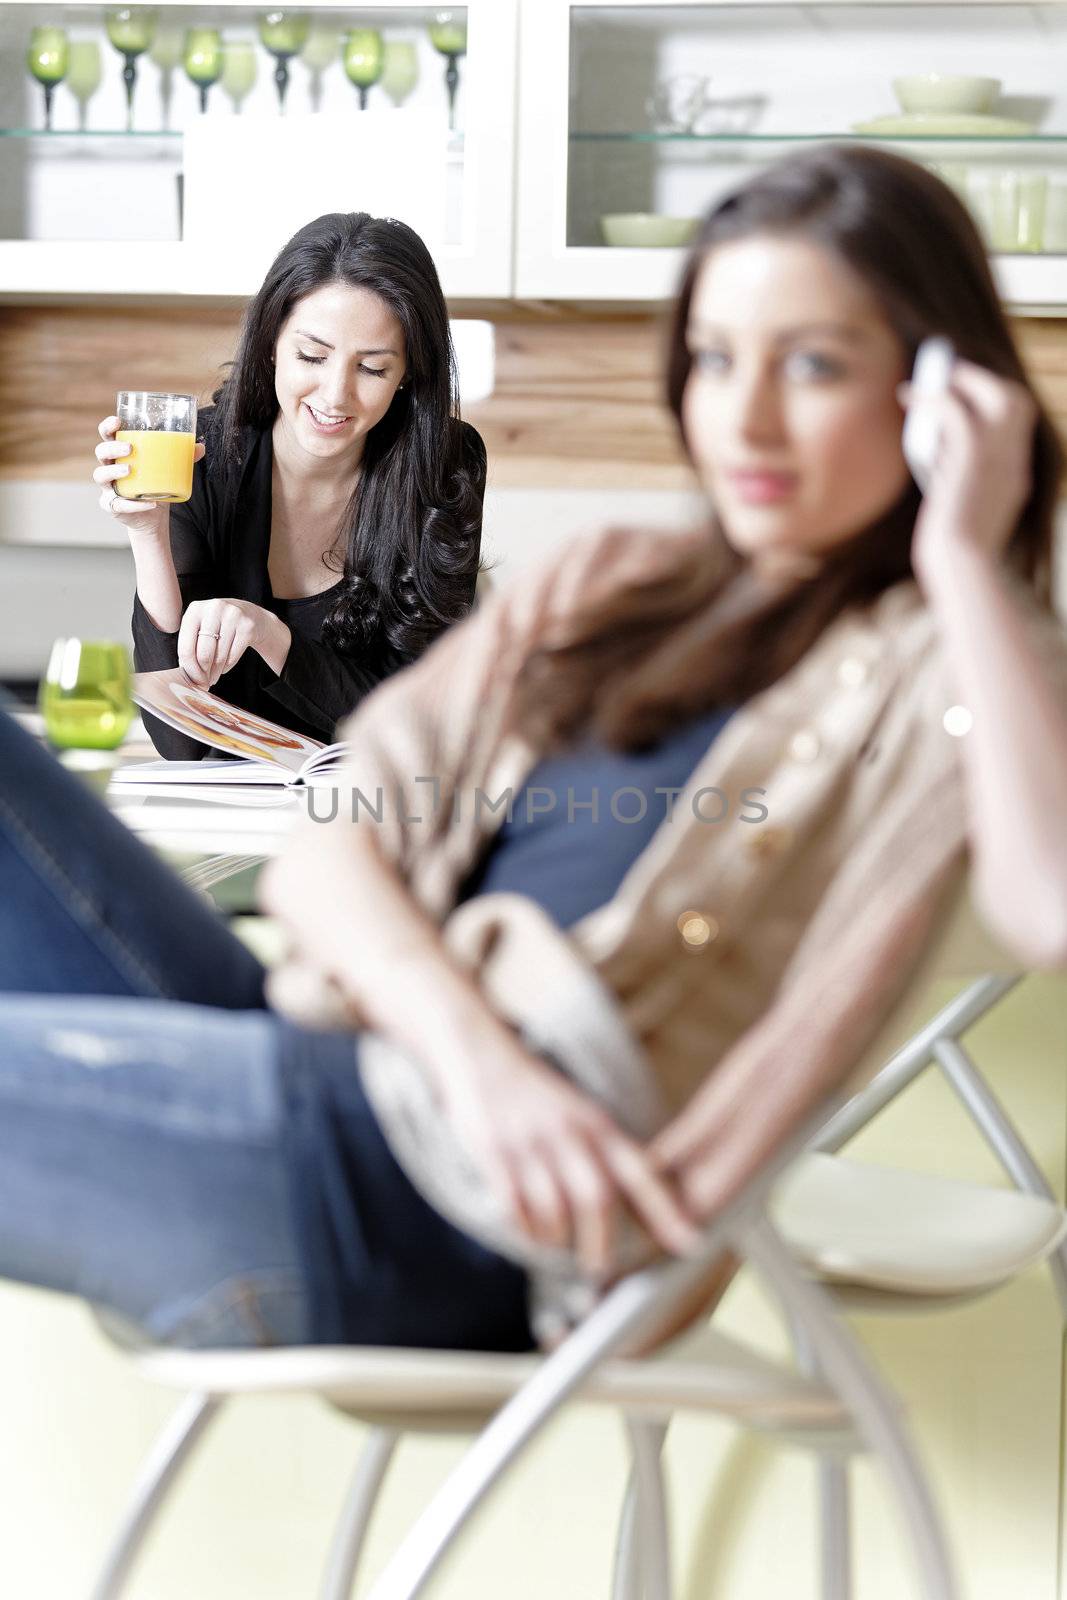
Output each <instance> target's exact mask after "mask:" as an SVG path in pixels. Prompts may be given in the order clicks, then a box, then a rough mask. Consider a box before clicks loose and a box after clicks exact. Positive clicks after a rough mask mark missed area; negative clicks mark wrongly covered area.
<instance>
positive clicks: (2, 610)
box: [0, 482, 1067, 680]
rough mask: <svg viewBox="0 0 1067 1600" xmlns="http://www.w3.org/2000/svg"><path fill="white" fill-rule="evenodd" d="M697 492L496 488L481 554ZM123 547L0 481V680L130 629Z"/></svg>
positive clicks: (112, 534) (635, 514)
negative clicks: (64, 647) (71, 644)
mask: <svg viewBox="0 0 1067 1600" xmlns="http://www.w3.org/2000/svg"><path fill="white" fill-rule="evenodd" d="M696 511H697V502H696V501H695V499H694V497H693V496H691V495H689V494H687V493H684V492H680V491H669V490H661V489H647V490H633V489H627V490H619V491H611V490H606V489H492V488H490V489H489V491H488V492H487V494H486V505H485V538H484V548H485V557H486V561H487V562H488V564H489V565H490V568H491V570H492V574H493V579H494V581H495V582H504V581H506V580H507V578H508V577H509V576H511V575H512V574H513V573H516V572H519V571H521V569H522V568H523V567H526V566H529V564H530V563H531V562H533V561H536V560H538V559H539V557H541V556H542V555H544V554H547V553H548V552H549V551H551V550H552V549H554V548H555V547H556V546H558V545H560V544H562V543H563V542H564V541H565V540H567V539H568V538H572V537H573V536H575V535H576V534H579V533H581V532H582V531H583V530H587V529H591V528H595V527H597V526H600V525H602V524H603V523H606V522H622V523H628V524H641V525H648V526H653V527H664V528H671V527H675V528H677V527H681V526H684V525H685V524H686V523H687V522H689V521H691V520H692V518H693V516H694V514H695V513H696ZM1058 551H1059V559H1058V572H1057V594H1058V605H1059V609H1060V612H1061V614H1062V615H1064V616H1065V617H1067V502H1065V503H1064V510H1063V512H1062V513H1061V517H1060V525H1059V540H1058ZM132 583H133V570H132V562H131V560H130V556H129V552H128V548H127V547H126V545H125V543H124V542H123V540H122V535H121V533H120V532H119V531H118V530H117V529H114V528H113V526H112V524H111V519H110V518H109V517H107V516H105V514H104V513H103V512H102V511H101V510H100V509H99V507H98V505H97V495H96V491H95V489H94V488H93V486H92V484H89V483H87V484H85V485H82V484H77V483H56V484H50V483H30V482H24V483H19V482H9V483H5V484H2V485H0V680H2V679H8V680H11V679H16V678H23V679H26V678H34V677H36V676H38V674H39V673H40V671H41V670H42V668H43V665H44V662H45V661H46V659H47V655H48V648H49V646H50V644H51V642H52V640H53V639H54V638H55V637H57V636H58V635H61V634H64V633H70V634H77V635H79V636H80V637H82V638H84V637H88V636H96V637H98V638H115V639H126V638H128V637H129V617H130V597H131V593H132Z"/></svg>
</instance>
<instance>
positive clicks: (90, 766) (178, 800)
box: [15, 711, 307, 889]
mask: <svg viewBox="0 0 1067 1600" xmlns="http://www.w3.org/2000/svg"><path fill="white" fill-rule="evenodd" d="M15 717H16V721H18V722H19V723H21V725H22V726H23V727H24V728H26V729H27V730H28V731H29V732H30V733H33V734H35V735H36V736H37V737H39V738H40V737H43V732H44V730H43V725H42V722H41V718H40V717H39V716H38V715H37V713H36V712H32V711H19V712H16V713H15ZM153 759H156V752H155V750H154V749H153V747H152V745H151V743H150V742H149V740H148V738H147V736H146V734H145V732H144V727H143V724H142V723H141V722H140V719H137V720H136V721H135V722H134V723H133V724H132V726H131V728H130V732H129V734H128V735H127V737H126V739H125V741H124V742H123V744H122V745H121V747H120V748H119V749H118V750H114V751H108V750H101V751H94V750H72V751H64V752H63V753H62V755H61V756H60V760H61V761H62V762H63V764H64V766H66V767H67V768H68V769H69V770H72V771H76V772H78V773H80V774H81V775H82V776H84V777H85V778H86V779H88V780H89V781H90V782H91V783H92V785H93V787H95V788H97V789H98V791H99V792H100V793H101V796H102V798H103V799H104V800H105V802H106V804H107V806H108V809H109V810H110V811H111V812H112V814H113V815H114V816H116V817H118V818H119V819H120V820H121V821H122V822H123V823H125V825H126V826H127V827H128V828H129V829H130V831H131V832H132V833H135V834H137V835H138V836H139V837H140V838H142V839H144V840H145V841H146V843H148V844H150V845H152V846H153V848H155V849H157V850H159V851H160V853H161V854H163V855H167V856H172V855H173V856H193V857H195V858H196V859H195V861H194V862H193V863H192V864H185V865H183V866H181V867H180V868H179V870H180V871H181V874H182V877H184V878H185V879H186V881H187V882H190V883H193V884H195V885H197V886H198V887H199V888H202V889H206V888H209V887H210V886H211V885H212V884H216V883H221V882H222V881H223V880H224V879H225V878H229V877H232V876H233V874H234V873H237V872H240V871H242V870H243V869H244V868H245V867H248V866H252V865H254V864H256V863H257V862H260V861H265V860H267V859H268V858H269V857H271V856H274V855H277V854H278V852H279V851H280V850H281V848H282V845H283V844H284V843H285V840H286V838H287V837H288V835H289V832H290V830H291V829H292V827H293V824H294V823H295V822H296V821H297V820H298V818H299V817H300V816H301V815H302V813H303V811H304V800H303V796H304V794H305V793H306V792H307V791H306V790H303V789H269V790H266V789H256V790H251V791H249V793H248V795H247V797H246V796H242V797H241V798H240V800H238V801H233V800H231V799H230V798H229V797H226V798H225V799H222V798H220V796H219V791H218V788H217V786H215V785H209V784H204V785H202V786H200V787H197V786H195V785H193V784H183V785H182V790H183V793H182V794H181V795H180V796H174V795H173V794H168V795H166V796H163V795H156V794H150V795H145V794H130V793H128V792H124V790H123V789H122V787H121V786H120V785H119V784H117V783H115V782H113V781H108V779H109V778H110V776H111V774H112V773H113V772H114V770H115V768H116V767H126V766H130V765H132V764H134V763H136V762H140V761H151V760H153Z"/></svg>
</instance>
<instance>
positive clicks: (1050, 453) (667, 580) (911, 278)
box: [519, 145, 1063, 746]
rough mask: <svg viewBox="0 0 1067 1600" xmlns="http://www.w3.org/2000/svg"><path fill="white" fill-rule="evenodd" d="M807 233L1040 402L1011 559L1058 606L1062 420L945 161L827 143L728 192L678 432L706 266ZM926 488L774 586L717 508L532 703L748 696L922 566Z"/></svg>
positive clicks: (576, 721) (617, 727)
mask: <svg viewBox="0 0 1067 1600" xmlns="http://www.w3.org/2000/svg"><path fill="white" fill-rule="evenodd" d="M756 234H771V235H778V236H783V235H789V236H799V237H802V238H805V239H808V240H811V241H812V242H813V243H816V244H818V245H821V246H823V247H824V248H826V249H827V250H830V251H832V252H834V253H835V254H836V255H837V256H838V257H839V258H841V259H842V260H843V261H845V262H846V263H847V264H848V265H849V266H850V267H851V268H852V269H853V270H854V271H855V272H856V273H857V274H858V275H859V276H860V277H861V278H862V279H863V280H864V282H865V283H867V284H868V285H869V286H870V288H871V289H872V290H873V291H874V293H875V294H876V296H877V297H878V299H879V301H880V303H881V305H882V307H883V310H884V311H885V314H886V316H887V318H888V320H889V322H890V324H891V325H892V327H893V329H894V331H895V332H896V333H897V335H898V337H899V338H900V341H901V343H902V344H903V346H904V349H905V351H906V353H907V356H908V363H909V368H910V365H911V361H912V359H913V358H914V355H915V352H916V350H917V348H918V346H919V344H920V343H921V341H922V340H923V339H924V338H926V337H927V336H928V335H930V334H934V333H939V334H945V335H947V337H948V338H950V339H951V340H952V342H953V344H954V345H955V347H956V350H957V352H958V353H959V354H960V355H961V356H963V357H965V358H966V359H967V360H970V361H973V362H976V363H978V364H980V365H981V366H984V367H988V368H989V369H990V370H991V371H992V372H995V373H998V374H999V375H1000V376H1002V377H1004V378H1010V379H1014V380H1015V381H1016V382H1017V383H1021V384H1023V385H1025V386H1026V388H1027V389H1028V390H1029V391H1030V393H1031V394H1032V395H1033V398H1034V400H1035V402H1036V403H1037V407H1038V417H1037V423H1036V427H1035V432H1034V444H1033V459H1032V463H1031V491H1030V495H1029V498H1028V500H1027V502H1026V505H1025V506H1024V508H1023V510H1022V513H1021V515H1020V517H1019V520H1018V524H1017V526H1016V528H1015V530H1014V533H1013V534H1012V536H1011V539H1010V542H1009V544H1008V546H1007V549H1006V551H1005V553H1004V560H1005V561H1006V562H1007V563H1008V565H1010V566H1011V567H1012V568H1014V569H1015V570H1016V571H1017V572H1018V573H1020V574H1021V575H1022V576H1023V578H1024V579H1025V580H1026V581H1027V582H1028V583H1029V584H1030V585H1031V586H1032V588H1033V590H1034V592H1035V594H1036V596H1037V598H1038V599H1039V600H1040V601H1041V603H1042V604H1043V605H1045V606H1046V607H1047V608H1049V609H1051V605H1052V602H1051V566H1052V544H1053V514H1054V510H1055V505H1056V498H1057V494H1058V489H1059V482H1060V476H1061V472H1062V467H1063V452H1062V449H1061V446H1060V442H1059V439H1058V437H1057V434H1056V431H1055V428H1054V426H1053V424H1052V422H1051V420H1050V418H1049V416H1048V414H1047V412H1046V411H1045V409H1044V407H1043V406H1042V405H1041V403H1040V400H1039V398H1038V396H1037V395H1036V394H1035V393H1034V390H1033V386H1032V384H1031V382H1030V379H1029V378H1028V376H1027V373H1026V370H1025V368H1024V366H1023V364H1022V361H1021V359H1020V356H1019V353H1018V351H1017V349H1016V347H1015V343H1014V340H1013V338H1012V333H1011V329H1010V327H1009V325H1008V322H1007V319H1006V317H1005V315H1004V312H1003V310H1002V308H1001V305H1000V300H999V297H998V294H997V290H996V286H995V284H994V282H993V277H992V274H991V272H990V268H989V263H988V260H987V258H986V253H985V249H984V247H983V244H982V241H981V238H980V236H979V234H978V231H977V229H976V227H975V225H974V222H973V221H972V219H971V217H970V214H969V213H968V211H967V210H966V208H965V207H964V205H963V204H962V202H961V201H960V200H959V199H958V198H957V196H956V195H955V194H954V193H953V192H952V190H951V189H949V188H948V187H947V186H946V185H945V184H944V183H942V182H941V180H940V179H939V178H936V177H934V176H933V175H932V174H931V173H929V172H927V171H926V170H925V169H924V168H923V167H920V166H918V165H916V164H915V163H914V162H911V161H908V160H905V159H904V158H902V157H900V156H895V155H891V154H889V153H888V152H885V151H880V150H873V149H869V148H864V147H861V146H846V145H823V146H819V147H817V148H815V149H812V150H808V151H804V152H801V153H799V154H797V155H793V156H790V157H787V158H786V159H784V160H782V161H780V162H777V163H775V164H774V165H773V166H771V167H769V168H767V169H766V170H765V171H764V172H762V173H760V174H759V175H757V176H756V177H754V178H753V179H751V181H749V182H748V183H746V184H745V185H744V186H743V187H742V188H740V189H738V190H736V191H734V192H733V193H731V194H730V195H729V196H727V197H726V198H725V199H723V200H722V201H721V202H720V203H719V204H718V205H716V206H715V207H714V208H713V209H712V210H711V212H710V213H709V215H708V216H707V218H706V219H705V221H704V224H703V226H702V228H701V230H700V233H699V235H698V237H697V239H696V241H695V243H694V245H693V248H692V250H691V252H690V255H689V258H688V261H687V263H686V266H685V270H684V272H683V275H682V282H681V287H680V290H679V294H678V298H677V301H676V303H675V306H674V311H673V315H672V318H671V325H670V332H669V343H668V354H667V401H668V404H669V406H670V409H671V411H672V412H673V414H674V418H675V421H676V423H677V426H678V429H679V433H680V435H681V439H682V443H683V446H684V447H685V449H686V451H687V453H688V454H689V455H690V457H691V456H692V452H691V451H690V449H689V442H688V440H687V439H686V437H685V427H684V423H683V419H682V399H683V395H684V393H685V387H686V384H687V382H688V380H689V369H690V361H691V358H690V352H689V346H688V341H687V338H686V327H687V323H688V320H689V307H690V302H691V300H692V296H693V290H694V287H695V284H696V281H697V276H698V274H699V272H700V269H701V267H702V265H703V263H704V261H705V258H706V257H707V255H708V252H709V251H711V250H714V249H715V248H716V247H717V246H718V245H721V244H725V243H726V242H727V241H732V240H738V239H743V238H748V237H751V236H753V235H756ZM919 504H920V496H919V491H918V489H917V488H916V487H915V485H914V484H909V485H908V487H907V489H906V490H905V491H904V492H903V493H902V495H901V496H900V498H899V500H898V501H897V503H896V504H895V505H894V506H892V507H891V508H890V509H889V510H888V511H887V512H886V513H885V514H884V515H883V516H881V517H879V518H878V519H877V521H876V522H875V524H874V525H872V526H870V527H868V528H865V529H862V530H861V531H860V532H858V533H857V534H856V535H855V536H854V537H853V538H851V539H849V540H846V541H845V543H844V544H843V545H841V546H840V547H837V548H835V549H834V550H833V551H831V552H830V554H829V556H828V557H827V558H826V559H825V560H823V562H822V565H821V567H820V569H819V571H818V572H817V574H816V575H814V576H813V577H810V578H807V579H804V580H800V581H797V580H794V581H793V582H792V583H790V584H787V585H785V586H784V587H782V586H776V587H775V588H774V589H773V591H772V590H770V589H769V588H768V589H767V592H766V593H765V594H762V595H761V591H760V587H759V585H758V584H757V583H756V582H755V580H754V575H753V571H752V569H751V564H750V562H749V561H748V560H747V559H746V558H745V557H743V556H742V555H740V554H739V553H737V552H736V551H735V550H734V549H733V548H732V547H731V546H730V545H729V543H728V541H727V539H726V537H725V535H724V533H723V531H722V529H721V527H720V526H719V524H718V522H717V520H716V518H715V515H714V511H712V514H711V521H710V526H709V531H708V538H707V540H705V541H704V542H703V544H702V545H701V544H698V545H696V546H694V545H693V544H692V543H691V542H687V543H685V544H684V545H683V544H681V543H680V544H679V558H678V561H677V563H675V564H674V567H673V569H672V570H670V571H669V572H668V574H667V576H666V577H664V578H663V579H662V581H658V582H656V583H655V584H650V585H644V586H637V587H634V588H631V589H629V590H627V591H625V592H623V593H621V594H619V593H615V594H614V595H613V596H612V598H611V599H610V601H608V602H606V603H604V602H601V604H600V605H599V606H596V607H593V608H591V609H590V610H588V611H587V613H586V614H585V615H584V616H582V617H581V618H579V619H578V620H577V622H576V623H575V624H574V625H573V626H572V627H571V629H570V631H569V637H568V638H567V640H565V641H560V642H559V643H557V644H553V645H550V646H547V647H546V648H545V649H543V650H541V651H539V652H538V653H537V655H535V656H534V657H533V658H532V659H531V661H530V662H529V663H528V665H527V667H526V669H525V674H524V682H523V684H522V686H521V690H520V701H519V704H520V712H519V715H520V717H521V718H523V719H526V720H528V722H529V723H531V724H533V725H534V726H539V727H540V728H541V729H542V733H543V736H544V737H546V738H547V739H549V741H550V742H551V741H557V742H558V741H561V740H564V739H566V738H567V737H569V736H571V735H573V734H574V733H575V732H576V731H577V730H578V729H579V728H580V727H581V726H583V725H588V724H591V725H592V726H594V727H595V729H596V731H597V732H598V733H599V734H600V736H601V737H602V738H604V739H605V740H607V741H608V742H609V743H612V744H615V745H622V746H637V745H640V744H642V743H646V742H648V741H649V740H650V739H652V738H654V737H655V736H656V735H657V734H659V733H661V732H663V731H664V730H665V729H667V728H669V727H670V726H672V725H673V724H675V723H678V722H681V721H683V720H684V719H685V718H686V717H689V716H694V715H697V714H699V713H700V712H701V711H703V710H707V709H709V708H710V707H712V706H714V705H716V704H722V705H730V704H736V703H738V702H740V701H741V700H743V699H746V698H748V697H749V696H750V695H752V694H754V693H756V692H757V691H758V690H760V689H763V688H766V687H767V686H768V685H770V684H772V683H774V682H776V681H777V679H778V678H780V677H781V676H782V675H783V674H784V673H785V672H787V671H788V670H789V669H790V668H791V667H792V666H794V665H795V664H796V663H797V661H799V660H800V658H801V656H802V655H803V654H804V653H805V651H806V650H808V649H809V648H810V647H811V645H812V644H814V642H815V641H816V639H817V638H818V637H819V635H820V634H821V633H822V632H823V630H824V629H825V628H826V626H827V625H828V624H829V623H830V622H831V621H832V620H833V619H834V618H835V617H836V616H837V615H838V614H839V613H840V612H841V611H842V610H843V609H844V608H845V607H847V606H849V605H854V604H860V605H862V604H864V603H866V602H870V601H871V600H873V599H874V598H875V597H876V596H877V595H878V594H880V593H881V592H882V591H883V590H884V589H886V588H888V587H889V585H891V584H893V583H896V582H898V581H900V580H901V579H904V578H908V577H910V576H911V575H912V568H911V540H912V533H913V530H914V524H915V518H916V514H917V512H918V509H919Z"/></svg>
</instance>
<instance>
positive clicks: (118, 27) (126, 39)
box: [104, 6, 156, 133]
mask: <svg viewBox="0 0 1067 1600" xmlns="http://www.w3.org/2000/svg"><path fill="white" fill-rule="evenodd" d="M104 26H105V29H106V31H107V36H108V39H109V40H110V41H111V43H112V44H113V45H114V46H115V49H116V50H117V51H118V52H119V54H120V55H121V56H122V57H123V60H124V62H125V65H124V66H123V69H122V81H123V83H124V84H125V85H126V131H127V133H130V132H132V131H133V91H134V86H135V84H136V82H137V58H138V56H142V55H144V52H145V51H146V50H147V49H148V48H149V47H150V46H151V43H152V40H153V39H154V38H155V36H156V14H155V12H154V11H152V10H146V9H145V8H144V7H143V6H120V8H119V9H118V10H117V11H108V12H105V14H104Z"/></svg>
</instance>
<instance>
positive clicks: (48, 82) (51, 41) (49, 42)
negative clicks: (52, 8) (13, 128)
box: [26, 28, 69, 130]
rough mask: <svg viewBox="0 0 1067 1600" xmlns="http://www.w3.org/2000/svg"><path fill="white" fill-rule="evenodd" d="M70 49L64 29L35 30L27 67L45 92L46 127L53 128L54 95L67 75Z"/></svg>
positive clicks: (31, 39)
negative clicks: (56, 88)
mask: <svg viewBox="0 0 1067 1600" xmlns="http://www.w3.org/2000/svg"><path fill="white" fill-rule="evenodd" d="M68 61H69V49H68V45H67V36H66V34H65V33H64V31H63V29H62V28H34V29H33V31H32V32H31V34H30V44H29V49H28V50H27V51H26V66H27V68H28V69H29V73H30V76H31V77H32V78H36V79H37V82H38V83H39V84H40V85H41V87H42V89H43V90H44V125H45V127H46V128H47V129H49V130H51V127H52V95H53V93H54V92H55V87H56V84H57V83H62V82H63V79H64V78H65V77H66V75H67V64H68Z"/></svg>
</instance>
